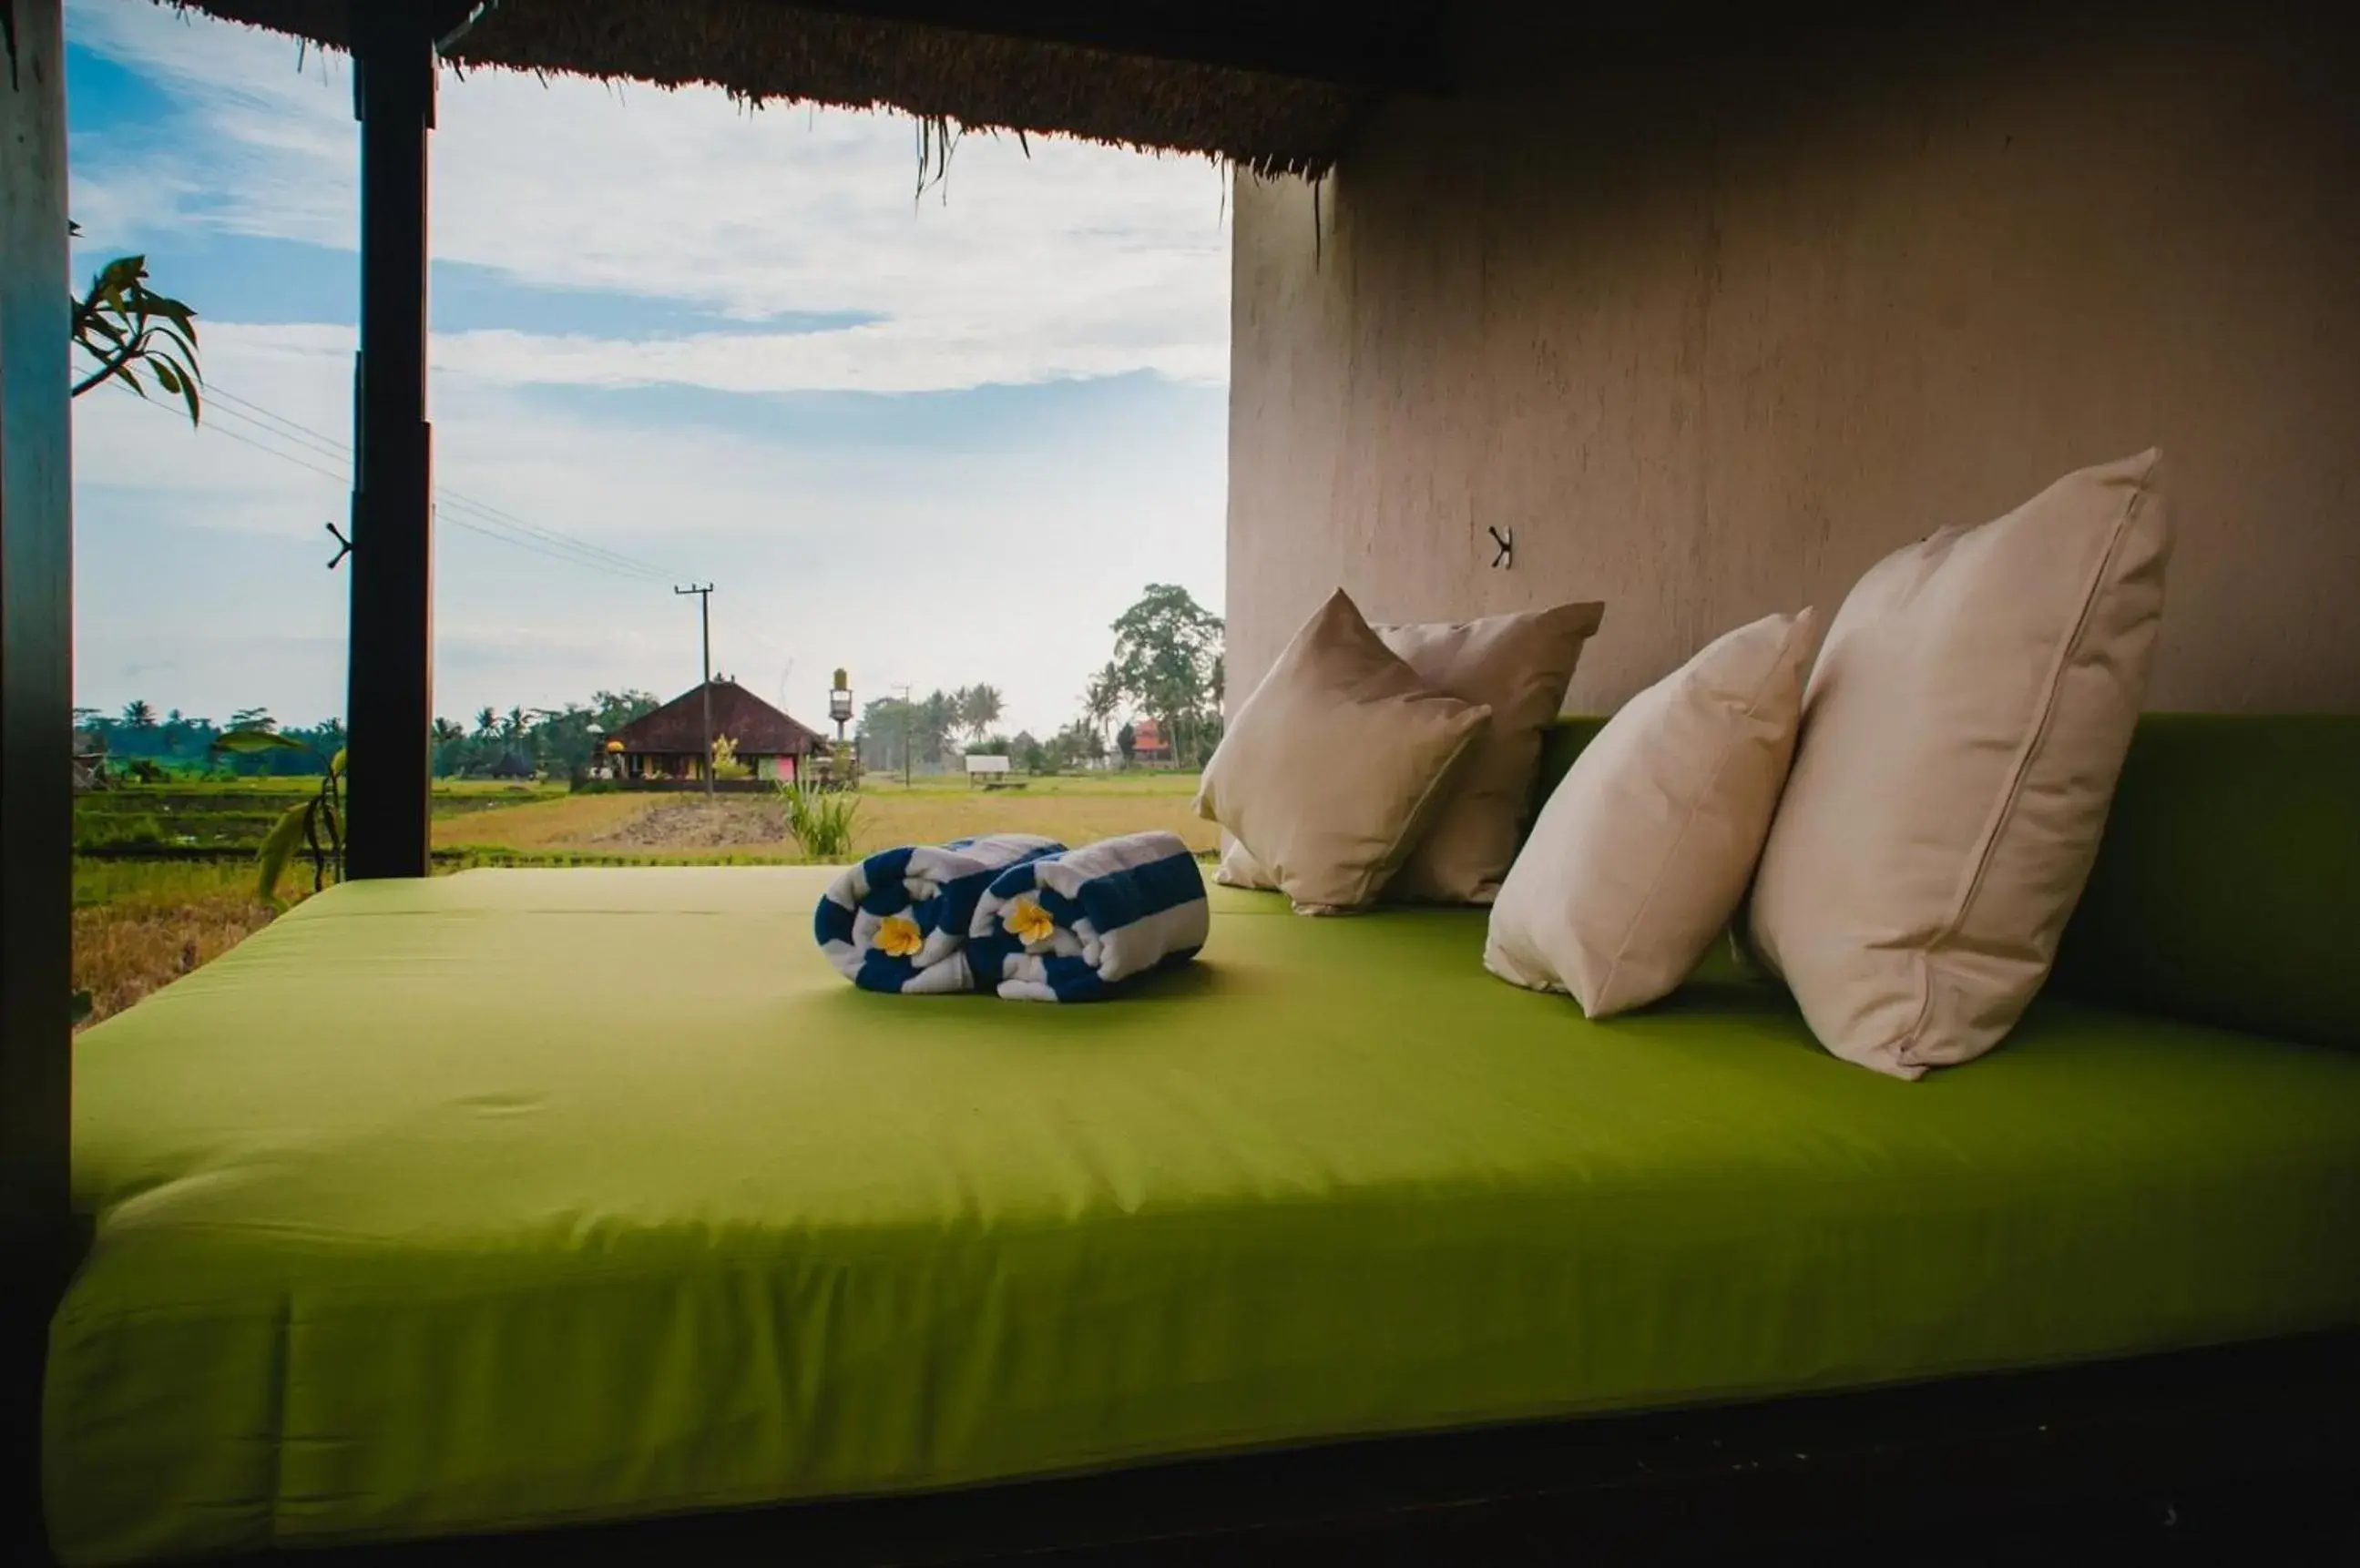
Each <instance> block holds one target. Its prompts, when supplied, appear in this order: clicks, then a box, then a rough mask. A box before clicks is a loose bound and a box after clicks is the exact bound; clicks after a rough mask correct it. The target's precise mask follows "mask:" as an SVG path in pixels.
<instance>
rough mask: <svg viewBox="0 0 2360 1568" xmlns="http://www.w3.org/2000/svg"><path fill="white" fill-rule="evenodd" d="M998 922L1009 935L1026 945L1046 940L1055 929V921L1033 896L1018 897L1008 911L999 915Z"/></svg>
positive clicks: (1053, 933)
mask: <svg viewBox="0 0 2360 1568" xmlns="http://www.w3.org/2000/svg"><path fill="white" fill-rule="evenodd" d="M1000 924H1001V925H1002V926H1005V927H1006V928H1007V929H1008V933H1009V934H1010V935H1011V936H1013V937H1014V938H1015V939H1016V940H1017V941H1019V942H1022V943H1023V944H1024V945H1025V946H1027V947H1031V946H1033V945H1034V944H1035V943H1038V942H1046V941H1048V940H1049V939H1050V938H1051V937H1052V936H1054V935H1055V934H1056V931H1057V922H1056V921H1055V920H1052V919H1051V918H1050V916H1049V911H1048V910H1046V909H1043V908H1042V907H1041V905H1040V901H1039V900H1038V899H1034V898H1019V899H1017V900H1016V902H1014V903H1012V904H1011V905H1009V906H1008V912H1007V913H1006V914H1004V915H1002V916H1000Z"/></svg>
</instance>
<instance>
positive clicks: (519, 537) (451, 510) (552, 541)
mask: <svg viewBox="0 0 2360 1568" xmlns="http://www.w3.org/2000/svg"><path fill="white" fill-rule="evenodd" d="M125 391H126V393H127V394H129V395H130V396H133V397H137V393H134V392H131V390H130V388H128V387H126V388H125ZM205 394H206V399H207V401H208V403H209V404H211V405H212V411H213V413H214V415H215V416H216V417H217V418H216V419H215V420H214V421H213V423H211V424H209V425H207V426H205V427H202V428H204V429H207V430H211V431H212V432H213V433H214V434H216V435H221V436H224V437H227V438H228V439H229V440H231V441H236V442H238V443H239V444H241V445H244V446H249V447H252V448H253V449H254V450H255V451H257V452H264V453H267V454H268V455H269V456H271V457H275V458H277V459H279V461H280V462H281V463H292V464H293V465H294V466H296V467H298V468H300V469H303V470H304V471H306V472H307V473H311V474H319V475H320V476H321V477H322V478H323V479H333V480H334V481H336V482H337V483H338V484H341V485H345V486H346V487H348V488H349V487H350V485H351V484H352V473H351V467H350V465H351V463H352V456H353V454H352V449H351V448H350V447H349V446H347V445H345V444H344V442H342V441H337V440H336V439H335V438H334V437H333V436H330V435H326V434H324V433H322V431H319V430H313V429H312V428H311V427H310V426H309V425H305V424H303V423H301V422H300V420H295V419H289V418H287V417H286V416H285V415H283V414H279V413H275V412H273V411H272V410H270V409H268V408H264V407H262V405H260V404H258V403H255V402H252V401H250V400H249V399H246V398H244V397H238V396H237V395H236V394H235V393H232V392H227V391H224V389H223V388H221V387H214V386H210V385H209V386H207V387H206V388H205ZM139 400H140V401H141V402H143V403H145V402H148V401H149V399H147V398H144V397H142V398H140V399H139ZM154 406H155V407H156V408H158V410H159V411H161V412H165V413H168V414H169V413H170V412H172V410H171V409H169V408H165V406H164V405H162V404H155V405H154ZM242 410H250V412H249V411H242ZM221 417H226V418H228V419H235V420H237V421H238V422H239V423H241V424H244V425H246V426H247V427H248V428H250V429H252V430H256V431H258V432H260V433H261V434H263V435H267V436H269V437H271V438H272V439H273V440H274V441H285V442H287V443H289V444H290V445H292V446H293V447H295V448H296V450H297V452H301V453H303V454H304V455H303V456H297V455H296V454H295V453H294V452H288V451H285V450H284V449H282V448H281V447H279V446H274V445H271V444H269V443H268V442H265V441H257V440H255V439H254V438H253V437H252V436H247V435H241V434H240V433H238V431H236V430H230V429H227V428H224V426H223V425H222V424H221V423H220V422H219V418H221ZM311 457H320V458H325V459H326V460H328V461H329V462H331V463H339V464H342V465H344V471H343V472H341V473H339V472H336V471H334V470H331V469H327V468H322V467H321V466H320V465H319V464H318V463H311V462H309V461H307V459H308V458H311ZM435 500H436V503H437V507H436V510H437V515H438V516H439V517H441V518H442V520H443V521H444V522H447V523H449V524H451V525H452V526H453V528H464V529H465V530H466V531H467V532H469V533H472V534H477V535H480V536H482V537H483V538H485V539H496V540H497V541H498V542H500V543H502V544H505V545H509V546H511V547H513V548H515V549H518V550H524V551H527V552H528V553H530V554H533V555H538V556H541V557H542V558H543V559H545V560H549V561H562V562H563V563H565V564H567V565H570V566H580V567H585V568H587V569H589V570H591V571H594V572H606V573H607V574H609V575H611V576H617V577H628V578H634V579H638V580H639V581H642V582H669V581H670V580H671V577H672V573H670V572H664V571H663V570H662V569H661V568H659V567H656V566H653V565H651V564H650V563H649V562H647V561H640V560H639V559H637V558H636V557H632V556H628V555H625V554H623V553H622V552H621V551H620V550H608V549H607V548H606V547H605V546H604V545H596V544H592V543H591V542H590V541H589V540H587V539H578V538H576V537H574V535H572V534H568V533H565V532H563V531H561V530H559V529H556V528H547V527H544V526H542V525H541V524H537V523H530V522H527V521H526V520H525V519H523V518H521V517H517V516H515V514H513V513H509V512H505V511H502V510H501V509H500V508H498V507H496V506H490V505H489V504H487V503H486V502H482V501H477V500H475V499H474V498H472V497H470V496H466V495H460V494H458V493H457V492H455V491H452V490H449V489H446V488H443V487H441V486H437V487H436V490H435Z"/></svg>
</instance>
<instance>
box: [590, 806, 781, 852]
mask: <svg viewBox="0 0 2360 1568" xmlns="http://www.w3.org/2000/svg"><path fill="white" fill-rule="evenodd" d="M785 836H786V824H785V822H784V821H783V820H782V819H781V816H780V812H779V806H778V802H776V801H775V800H727V799H723V800H700V799H694V798H692V799H688V800H665V801H663V802H661V804H659V805H657V806H655V807H654V808H653V809H652V810H650V811H648V812H646V813H645V814H644V815H642V816H639V817H635V818H633V819H632V820H631V821H629V822H624V823H623V824H621V825H620V826H618V827H615V828H611V829H609V830H608V831H606V832H605V833H599V834H597V835H595V837H593V838H591V839H590V840H589V841H588V842H589V843H592V844H617V845H628V846H630V847H632V848H636V849H731V848H736V847H737V846H740V845H744V844H776V843H778V842H779V841H780V840H781V839H782V838H783V837H785Z"/></svg>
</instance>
